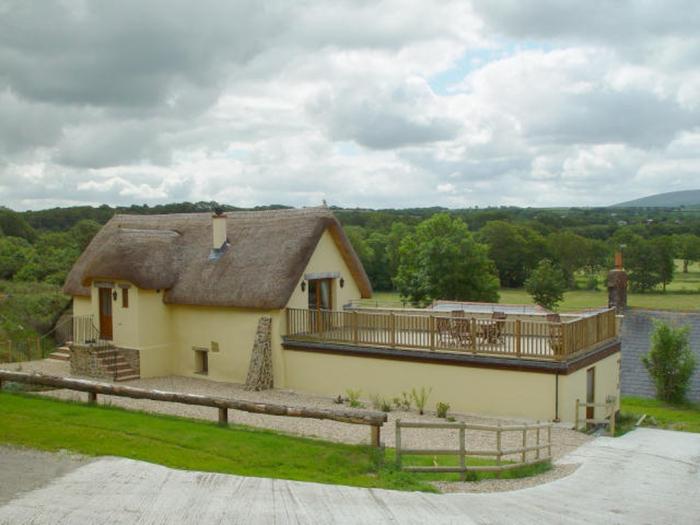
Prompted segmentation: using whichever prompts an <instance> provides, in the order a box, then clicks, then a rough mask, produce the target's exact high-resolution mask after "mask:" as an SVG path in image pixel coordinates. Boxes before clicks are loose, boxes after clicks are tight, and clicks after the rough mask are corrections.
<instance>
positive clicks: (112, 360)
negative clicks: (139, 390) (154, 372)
mask: <svg viewBox="0 0 700 525" xmlns="http://www.w3.org/2000/svg"><path fill="white" fill-rule="evenodd" d="M98 359H100V361H101V362H102V366H103V367H104V369H105V370H106V371H107V372H110V373H113V374H114V380H115V381H120V382H121V381H131V380H132V379H139V378H140V376H139V373H138V372H137V371H136V370H134V369H133V368H132V367H131V365H130V364H129V362H128V361H127V360H126V359H125V358H124V356H123V355H121V354H120V353H119V352H118V351H116V350H114V349H109V350H103V351H101V352H100V353H99V354H98Z"/></svg>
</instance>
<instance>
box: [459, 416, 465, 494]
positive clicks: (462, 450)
mask: <svg viewBox="0 0 700 525" xmlns="http://www.w3.org/2000/svg"><path fill="white" fill-rule="evenodd" d="M464 441H465V424H464V421H462V425H461V426H460V427H459V467H460V468H461V469H462V470H461V472H460V473H459V479H460V480H461V481H466V480H467V457H466V456H467V454H466V452H467V451H466V445H465V443H464Z"/></svg>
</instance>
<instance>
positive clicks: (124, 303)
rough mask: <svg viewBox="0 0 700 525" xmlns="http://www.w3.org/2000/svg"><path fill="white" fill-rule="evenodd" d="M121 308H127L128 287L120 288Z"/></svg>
mask: <svg viewBox="0 0 700 525" xmlns="http://www.w3.org/2000/svg"><path fill="white" fill-rule="evenodd" d="M122 308H129V289H128V288H122Z"/></svg>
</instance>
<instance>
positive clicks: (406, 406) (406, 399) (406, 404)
mask: <svg viewBox="0 0 700 525" xmlns="http://www.w3.org/2000/svg"><path fill="white" fill-rule="evenodd" d="M393 401H394V406H395V407H396V408H397V409H398V410H406V411H409V410H411V397H410V396H409V395H408V394H407V393H406V392H401V397H395V398H394V399H393Z"/></svg>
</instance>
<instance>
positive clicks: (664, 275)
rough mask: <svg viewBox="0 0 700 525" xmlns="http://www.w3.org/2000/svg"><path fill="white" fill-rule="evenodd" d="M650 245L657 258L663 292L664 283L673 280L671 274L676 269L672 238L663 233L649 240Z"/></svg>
mask: <svg viewBox="0 0 700 525" xmlns="http://www.w3.org/2000/svg"><path fill="white" fill-rule="evenodd" d="M651 247H652V249H653V250H654V253H655V254H656V258H657V264H658V272H659V279H661V285H662V286H663V289H664V292H665V291H666V285H667V284H670V282H671V281H673V274H674V273H675V271H676V261H675V260H674V258H673V256H674V253H675V251H674V243H673V239H672V238H671V237H670V236H668V235H665V236H663V237H657V238H655V239H652V240H651Z"/></svg>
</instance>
